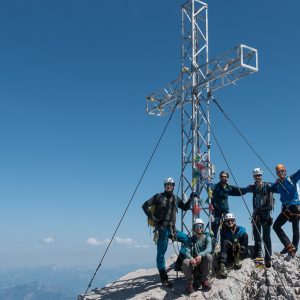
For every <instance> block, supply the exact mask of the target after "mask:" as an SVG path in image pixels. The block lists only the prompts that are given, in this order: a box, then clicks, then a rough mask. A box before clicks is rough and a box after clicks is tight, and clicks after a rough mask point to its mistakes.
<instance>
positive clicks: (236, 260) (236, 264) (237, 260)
mask: <svg viewBox="0 0 300 300" xmlns="http://www.w3.org/2000/svg"><path fill="white" fill-rule="evenodd" d="M233 267H234V268H235V269H236V270H240V269H241V268H242V264H241V263H240V256H239V253H236V254H235V255H234V262H233Z"/></svg>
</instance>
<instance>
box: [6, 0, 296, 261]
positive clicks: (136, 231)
mask: <svg viewBox="0 0 300 300" xmlns="http://www.w3.org/2000/svg"><path fill="white" fill-rule="evenodd" d="M182 3H183V2H182V1H178V0H176V1H174V0H173V1H171V0H164V1H158V0H154V1H144V0H142V1H141V0H117V1H110V2H109V1H100V0H89V1H79V0H76V1H74V0H72V1H71V0H68V1H67V0H63V1H61V0H60V1H57V0H55V1H48V0H47V1H38V0H32V1H17V0H12V1H9V2H8V1H2V2H1V3H0V39H1V48H0V66H1V69H0V139H1V147H0V157H1V159H0V199H1V204H2V205H1V207H2V209H1V212H2V213H1V218H0V228H1V230H0V236H1V246H0V265H1V266H27V265H29V266H37V265H47V264H57V265H95V267H96V266H97V265H98V262H99V260H100V258H101V256H102V254H103V252H104V250H105V246H106V244H107V239H109V238H110V237H111V236H112V233H113V231H114V229H115V226H116V224H117V222H118V221H119V219H120V217H121V215H122V214H123V211H124V209H125V207H126V205H127V203H128V201H129V199H130V197H131V195H132V193H133V191H134V189H135V186H136V184H137V182H138V179H139V177H140V175H141V173H142V171H143V169H144V167H145V165H146V162H147V160H148V158H149V156H150V153H151V152H152V149H153V148H154V145H155V143H156V141H157V139H158V137H159V135H160V133H161V131H162V128H163V126H164V124H165V122H166V121H167V118H166V117H164V118H158V117H151V116H148V115H147V114H146V113H145V96H147V95H148V94H149V93H150V92H152V91H154V90H156V89H158V88H160V87H162V86H163V85H165V84H166V83H168V82H169V81H171V80H172V79H175V78H176V76H177V74H178V72H179V69H180V30H181V28H180V5H181V4H182ZM208 3H209V43H210V47H209V49H210V57H211V58H213V57H214V56H216V55H218V54H220V53H223V52H224V51H226V50H228V49H230V48H232V47H234V46H235V45H238V44H240V43H244V44H246V45H249V46H252V47H255V48H257V49H258V51H259V72H258V73H256V74H254V75H251V76H249V77H247V78H245V79H243V80H241V81H239V82H238V83H237V85H236V86H228V87H226V88H224V89H222V90H220V91H218V92H216V93H215V95H214V96H215V97H216V98H217V99H218V100H219V102H220V103H221V104H222V106H223V107H224V109H225V111H226V112H227V113H228V114H229V115H230V116H231V118H232V119H233V120H234V122H235V123H236V124H237V125H238V126H239V128H240V129H241V130H242V132H243V133H244V134H245V136H246V137H247V138H248V139H249V141H250V143H251V144H252V145H253V146H254V148H255V149H256V150H257V151H258V153H259V154H260V155H261V157H263V159H264V160H265V162H266V163H267V165H268V166H269V167H270V168H271V169H273V168H274V166H275V165H276V164H277V163H278V162H282V163H284V164H286V166H287V168H288V172H289V173H292V172H294V171H296V170H297V169H298V168H299V160H298V155H299V146H300V145H299V139H298V135H299V126H298V125H297V124H298V119H299V111H300V110H299V109H300V104H299V101H298V100H299V89H298V85H297V82H298V78H297V75H298V69H299V60H298V57H299V56H298V53H299V51H300V43H299V33H298V29H299V24H298V21H297V17H298V16H297V12H298V11H299V9H300V4H299V3H297V2H296V1H286V2H285V5H284V6H282V3H281V2H280V1H272V3H271V2H269V1H258V0H254V1H252V2H251V3H249V2H246V1H238V0H229V1H209V2H208ZM211 119H212V126H213V129H214V131H215V133H216V135H217V136H218V138H219V141H220V143H221V144H222V148H223V150H224V152H225V154H226V156H227V157H228V160H229V162H230V165H231V168H232V171H233V172H234V174H235V177H236V178H237V179H238V184H239V185H241V186H245V185H248V184H249V183H250V182H251V181H252V176H251V171H252V169H253V168H254V167H259V166H260V167H263V166H262V163H261V162H260V161H259V160H258V159H257V158H256V157H255V155H254V154H253V153H252V152H251V150H249V148H248V146H247V145H245V143H244V142H243V141H242V140H241V138H240V137H239V136H238V135H237V133H236V132H234V130H233V129H232V127H231V126H230V125H229V124H228V122H227V121H226V120H225V119H224V118H223V116H222V115H221V113H220V112H219V111H218V110H217V108H216V107H212V110H211ZM179 130H180V122H179V114H176V116H175V117H174V119H173V121H172V123H171V125H170V126H169V128H168V131H167V133H166V135H165V137H164V139H163V141H162V143H161V145H160V147H159V149H158V151H157V153H156V155H155V157H154V159H153V162H152V164H151V165H150V168H149V171H148V172H147V174H146V176H145V178H144V181H143V182H142V185H141V186H140V189H139V190H138V192H137V194H136V197H135V198H134V200H133V203H132V205H131V207H130V209H129V211H128V213H127V215H126V217H125V218H124V222H123V223H122V225H121V227H120V230H119V232H118V233H117V237H118V239H116V241H115V242H114V243H113V246H112V247H111V251H110V252H109V254H108V255H107V257H106V259H105V261H104V262H103V265H104V266H113V265H119V264H128V263H132V262H137V261H138V262H139V263H140V262H145V263H149V262H153V264H154V260H155V248H154V245H153V242H152V236H150V231H149V229H148V228H147V226H146V218H145V216H144V214H143V212H142V210H141V205H142V203H143V202H144V201H145V200H146V199H148V198H150V196H152V195H153V194H154V193H156V192H159V191H162V189H163V185H162V182H163V179H164V178H165V177H168V176H172V177H174V178H175V179H176V180H177V182H178V179H179V176H180V163H181V162H180V157H181V156H180V151H181V149H180V131H179ZM212 161H213V162H214V163H215V164H216V166H217V173H219V171H221V170H222V169H227V167H226V165H225V162H224V161H223V159H222V157H221V155H220V153H219V151H218V149H217V146H216V145H215V142H214V141H213V143H212ZM263 169H265V168H264V167H263ZM264 178H265V180H268V181H272V180H273V178H272V175H271V174H269V173H268V172H267V170H265V176H264ZM231 182H233V181H231ZM245 199H246V200H247V201H248V203H249V205H250V207H251V195H247V196H246V197H245ZM277 199H278V198H277ZM230 206H231V208H232V211H233V212H234V213H236V215H237V218H238V220H239V221H240V223H241V224H243V225H244V226H246V227H247V229H248V230H249V231H250V226H249V221H248V214H247V211H246V209H245V208H244V205H243V204H242V200H241V199H240V198H231V199H230ZM279 209H280V203H279V201H277V203H276V210H275V212H274V216H275V217H276V215H277V214H278V212H279ZM290 227H291V226H290V224H288V226H287V228H288V229H290ZM249 234H250V237H251V233H250V232H249ZM273 244H274V248H275V249H277V250H281V245H280V244H279V242H278V240H277V239H276V238H275V237H274V239H273ZM170 248H172V247H170ZM171 253H172V251H171Z"/></svg>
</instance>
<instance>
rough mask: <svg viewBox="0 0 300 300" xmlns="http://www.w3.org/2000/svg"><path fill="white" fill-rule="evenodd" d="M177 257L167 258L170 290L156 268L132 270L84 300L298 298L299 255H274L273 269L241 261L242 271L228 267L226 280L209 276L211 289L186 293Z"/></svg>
mask: <svg viewBox="0 0 300 300" xmlns="http://www.w3.org/2000/svg"><path fill="white" fill-rule="evenodd" d="M175 258H176V257H174V256H173V257H171V258H170V259H169V260H168V265H169V266H171V267H170V268H169V271H168V275H169V278H170V280H171V281H172V282H173V285H174V287H173V288H172V289H168V288H163V287H162V286H161V284H160V281H159V275H158V271H157V269H147V270H145V269H140V270H137V271H135V272H131V273H129V274H127V275H125V276H123V277H122V278H120V279H119V280H117V281H115V282H113V283H111V284H108V285H107V286H105V287H103V288H96V289H94V290H92V291H91V292H90V293H89V294H88V295H86V297H85V298H84V300H100V299H105V300H119V299H120V300H121V299H122V300H123V299H134V300H142V299H145V300H146V299H147V300H168V299H179V300H180V299H206V300H227V299H228V300H235V299H241V300H246V299H250V300H262V299H277V300H281V299H282V300H287V299H290V300H296V299H299V300H300V272H299V266H300V258H299V257H295V258H293V259H292V258H290V257H288V256H283V255H279V254H274V255H273V268H270V269H258V268H255V266H254V262H253V261H252V260H251V259H246V260H244V261H243V267H242V269H241V270H231V271H230V272H229V275H228V278H227V279H217V278H215V277H212V278H211V283H212V289H211V290H210V291H208V292H203V291H201V289H200V290H198V291H196V292H194V293H192V294H190V295H187V294H186V293H185V280H184V276H183V274H182V273H178V275H177V273H176V272H175V271H174V270H173V269H172V263H174V260H175Z"/></svg>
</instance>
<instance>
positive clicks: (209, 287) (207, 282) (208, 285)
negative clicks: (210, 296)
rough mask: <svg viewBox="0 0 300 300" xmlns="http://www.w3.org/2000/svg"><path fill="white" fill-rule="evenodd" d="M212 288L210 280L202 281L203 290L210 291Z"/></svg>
mask: <svg viewBox="0 0 300 300" xmlns="http://www.w3.org/2000/svg"><path fill="white" fill-rule="evenodd" d="M210 289H211V284H210V283H209V281H208V280H205V281H203V282H202V290H203V291H206V292H207V291H209V290H210Z"/></svg>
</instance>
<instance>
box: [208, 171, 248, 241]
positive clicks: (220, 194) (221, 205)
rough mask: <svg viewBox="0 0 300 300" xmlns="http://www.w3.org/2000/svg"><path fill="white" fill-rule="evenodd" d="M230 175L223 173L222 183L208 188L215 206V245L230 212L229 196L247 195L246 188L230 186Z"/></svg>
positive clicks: (213, 223)
mask: <svg viewBox="0 0 300 300" xmlns="http://www.w3.org/2000/svg"><path fill="white" fill-rule="evenodd" d="M228 179H229V173H228V172H227V171H222V172H221V173H220V181H219V182H218V183H217V184H209V186H208V188H209V190H210V191H211V192H212V198H211V204H212V206H213V212H212V215H213V217H214V221H213V222H212V224H211V226H212V231H213V234H214V238H215V240H214V244H215V243H217V240H218V232H219V227H220V223H221V220H222V218H223V216H225V214H227V213H228V212H229V204H228V196H241V195H244V194H246V193H247V189H246V188H239V187H235V186H232V185H230V184H228V183H227V182H228Z"/></svg>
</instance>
